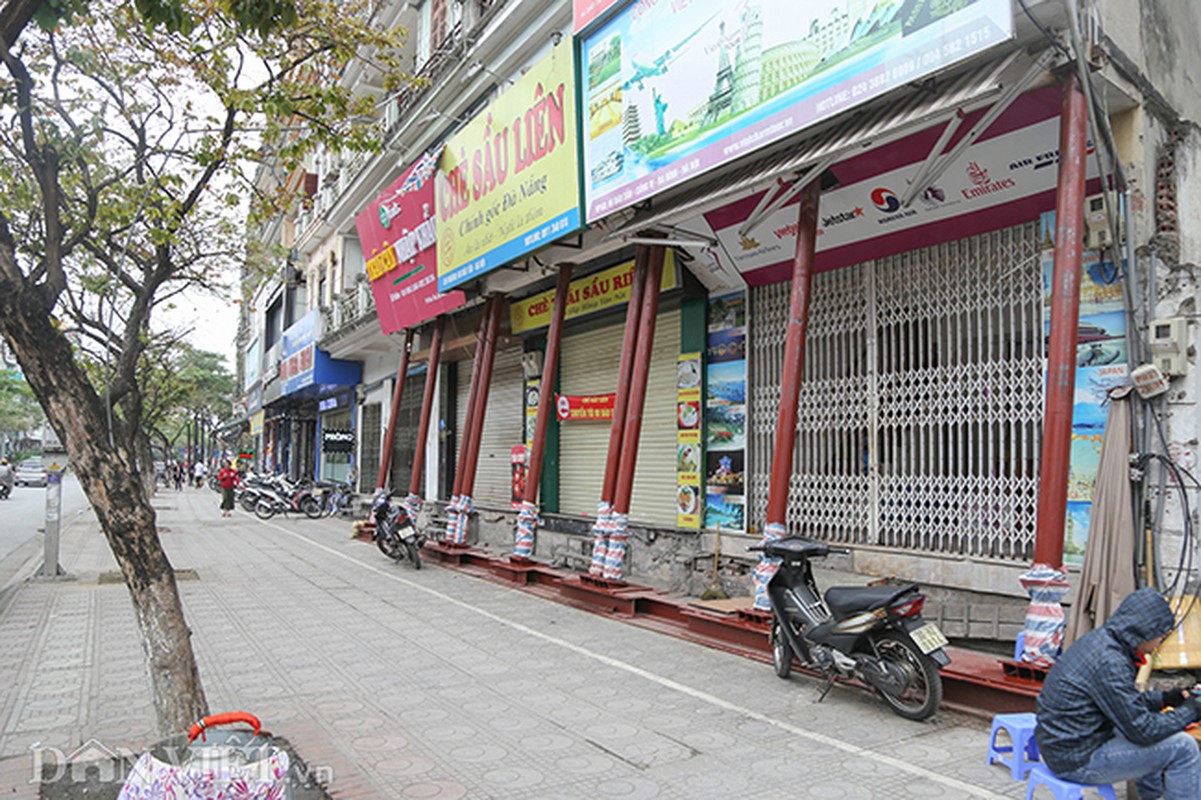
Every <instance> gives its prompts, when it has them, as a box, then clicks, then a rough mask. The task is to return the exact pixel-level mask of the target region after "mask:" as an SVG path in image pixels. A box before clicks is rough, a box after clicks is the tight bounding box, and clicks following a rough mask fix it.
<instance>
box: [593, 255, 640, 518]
mask: <svg viewBox="0 0 1201 800" xmlns="http://www.w3.org/2000/svg"><path fill="white" fill-rule="evenodd" d="M649 249H650V248H647V247H643V246H639V247H638V249H637V250H636V251H635V254H634V268H633V275H632V279H631V282H630V300H629V304H628V305H627V307H626V327H625V334H624V335H623V336H622V340H621V366H620V367H618V373H617V397H616V398H615V400H614V404H613V424H612V425H611V426H609V452H608V455H607V456H606V458H605V479H604V483H602V484H601V496H600V499H601V502H602V503H612V502H613V493H614V491H615V490H616V488H617V471H618V469H619V468H620V466H621V440H622V436H623V434H624V432H625V424H626V407H627V406H628V405H629V400H630V375H631V374H632V373H633V370H634V350H635V348H636V347H637V344H638V331H639V328H640V327H641V321H642V294H643V286H644V285H645V284H646V264H647V257H648V251H649Z"/></svg>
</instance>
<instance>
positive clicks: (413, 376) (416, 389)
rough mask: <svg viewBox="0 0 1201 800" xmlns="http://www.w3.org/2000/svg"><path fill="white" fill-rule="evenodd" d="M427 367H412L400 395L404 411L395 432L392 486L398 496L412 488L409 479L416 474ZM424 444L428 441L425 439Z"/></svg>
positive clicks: (399, 415)
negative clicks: (418, 431)
mask: <svg viewBox="0 0 1201 800" xmlns="http://www.w3.org/2000/svg"><path fill="white" fill-rule="evenodd" d="M424 392H425V369H421V370H420V371H411V372H410V374H409V375H408V377H407V378H405V386H404V394H403V395H402V396H401V399H400V411H398V412H397V414H396V428H395V429H394V430H393V432H392V468H391V471H390V473H389V477H388V487H389V488H390V489H391V490H392V491H394V492H396V496H397V497H404V496H405V495H407V494H408V492H409V481H410V479H411V478H412V475H413V455H414V453H416V451H417V426H418V425H419V424H420V422H421V402H422V400H423V399H424V397H425V395H424ZM423 444H424V443H423Z"/></svg>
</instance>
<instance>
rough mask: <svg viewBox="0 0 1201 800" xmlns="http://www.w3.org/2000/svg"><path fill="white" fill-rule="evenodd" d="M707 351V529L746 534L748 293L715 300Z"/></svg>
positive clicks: (735, 293) (710, 316)
mask: <svg viewBox="0 0 1201 800" xmlns="http://www.w3.org/2000/svg"><path fill="white" fill-rule="evenodd" d="M708 318H709V323H708V335H707V340H706V349H705V527H706V528H716V527H718V526H720V527H721V528H723V529H726V530H745V529H746V514H745V507H746V505H745V504H746V492H745V489H744V486H745V477H744V474H743V473H744V469H745V463H746V411H747V408H746V349H747V327H746V293H745V292H734V293H732V294H727V295H720V296H716V297H712V298H710V300H709V309H708Z"/></svg>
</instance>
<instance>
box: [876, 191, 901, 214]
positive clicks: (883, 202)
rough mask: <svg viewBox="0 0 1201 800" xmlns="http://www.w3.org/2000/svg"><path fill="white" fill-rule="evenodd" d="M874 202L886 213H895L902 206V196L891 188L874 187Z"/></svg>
mask: <svg viewBox="0 0 1201 800" xmlns="http://www.w3.org/2000/svg"><path fill="white" fill-rule="evenodd" d="M872 202H873V203H875V204H876V208H878V209H880V210H881V211H883V212H884V213H885V214H895V213H897V211H898V210H900V208H901V200H900V198H899V197H897V196H896V195H895V194H893V192H892V190H891V189H884V188H879V189H872Z"/></svg>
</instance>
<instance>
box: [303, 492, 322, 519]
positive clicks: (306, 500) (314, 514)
mask: <svg viewBox="0 0 1201 800" xmlns="http://www.w3.org/2000/svg"><path fill="white" fill-rule="evenodd" d="M300 510H301V511H303V512H304V515H305V516H306V517H308V518H309V519H321V517H322V516H323V513H324V512H323V511H322V508H321V501H320V500H318V499H317V498H316V497H313V496H312V495H311V494H310V495H306V496H305V497H302V498H300Z"/></svg>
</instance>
